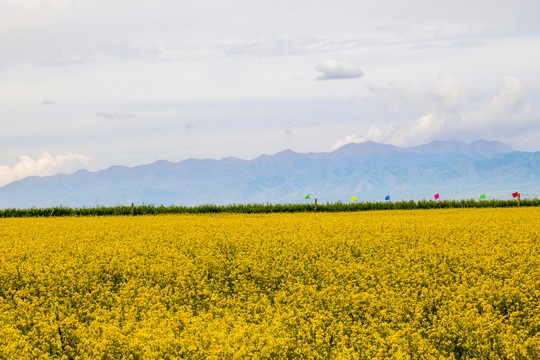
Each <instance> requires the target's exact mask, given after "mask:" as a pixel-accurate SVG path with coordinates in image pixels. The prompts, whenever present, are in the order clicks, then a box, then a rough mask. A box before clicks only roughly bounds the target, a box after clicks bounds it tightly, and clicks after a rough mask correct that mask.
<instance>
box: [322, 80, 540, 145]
mask: <svg viewBox="0 0 540 360" xmlns="http://www.w3.org/2000/svg"><path fill="white" fill-rule="evenodd" d="M501 83H502V88H501V89H500V90H499V92H497V93H495V94H489V95H483V96H479V95H476V94H469V92H468V91H467V90H466V89H464V88H463V87H462V86H461V85H460V84H459V82H458V81H457V80H456V79H455V78H452V77H450V76H448V75H441V76H440V77H439V79H438V81H435V82H432V83H431V84H428V85H426V86H425V87H424V88H423V89H421V90H418V89H415V88H413V87H412V86H410V85H407V84H402V83H390V84H388V85H387V86H374V85H368V88H369V90H371V91H372V93H373V94H375V95H376V96H377V97H378V98H379V100H380V101H381V102H382V104H383V107H382V108H384V109H390V111H392V112H393V114H394V116H393V117H390V116H389V117H388V118H391V119H392V120H382V121H379V122H378V123H377V124H371V126H370V127H369V128H368V129H367V130H366V131H364V133H363V134H360V135H358V132H357V133H352V134H349V135H346V136H345V137H344V138H343V139H340V140H338V141H337V142H336V143H334V145H333V146H332V149H335V148H338V147H340V146H343V145H345V144H347V143H350V142H364V141H376V142H383V143H391V144H394V145H399V146H413V145H418V144H423V143H427V142H430V141H433V140H451V139H462V140H465V141H467V140H471V141H472V140H476V139H479V138H486V139H492V140H500V141H503V142H509V140H510V143H512V144H513V145H514V144H516V143H517V144H522V142H520V139H524V138H523V135H524V131H523V129H530V130H532V132H531V133H530V134H529V136H528V137H526V141H527V142H529V143H532V142H535V141H538V142H540V123H539V122H538V118H539V117H540V115H539V113H538V110H537V109H535V106H534V104H535V102H534V98H533V97H532V96H531V95H532V91H531V89H529V88H528V87H527V86H526V85H524V84H523V83H522V82H521V80H520V79H518V78H517V77H514V76H506V77H503V78H502V79H501ZM386 111H388V110H386ZM396 114H397V115H396ZM535 134H536V135H535ZM538 142H537V143H538Z"/></svg>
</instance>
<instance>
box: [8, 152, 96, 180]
mask: <svg viewBox="0 0 540 360" xmlns="http://www.w3.org/2000/svg"><path fill="white" fill-rule="evenodd" d="M19 160H20V161H19V162H18V163H16V164H15V165H14V166H12V167H10V166H6V165H1V166H0V186H3V185H6V184H8V183H10V182H13V181H17V180H20V179H23V178H25V177H28V176H48V175H54V174H56V173H59V172H64V173H70V172H73V171H76V170H78V169H81V168H82V167H84V166H85V165H86V164H87V163H88V162H89V161H90V157H89V156H85V155H80V154H73V153H69V154H66V155H57V156H51V155H50V154H49V153H48V152H46V151H44V152H43V153H42V154H41V156H40V157H39V158H38V159H37V160H33V159H31V158H30V157H28V156H25V155H23V156H20V157H19Z"/></svg>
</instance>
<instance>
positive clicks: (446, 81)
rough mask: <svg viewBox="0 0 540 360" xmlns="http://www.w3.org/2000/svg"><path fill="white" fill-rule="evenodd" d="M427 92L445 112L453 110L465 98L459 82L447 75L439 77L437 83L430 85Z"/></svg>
mask: <svg viewBox="0 0 540 360" xmlns="http://www.w3.org/2000/svg"><path fill="white" fill-rule="evenodd" d="M429 91H430V93H431V95H432V96H434V97H435V99H436V101H437V102H438V104H439V105H440V106H441V107H442V108H443V109H445V110H450V111H451V110H455V109H456V107H458V106H459V105H460V103H461V102H462V101H463V100H464V98H465V95H466V93H465V90H464V89H463V88H462V87H461V86H460V85H459V82H458V81H457V80H456V79H455V78H453V77H451V76H448V75H440V76H439V81H435V82H433V83H431V85H430V86H429Z"/></svg>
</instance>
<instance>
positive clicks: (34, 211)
mask: <svg viewBox="0 0 540 360" xmlns="http://www.w3.org/2000/svg"><path fill="white" fill-rule="evenodd" d="M519 205H520V206H523V207H529V206H540V199H538V198H534V199H522V200H521V201H520V204H519ZM517 206H518V203H517V201H516V200H496V199H492V200H480V201H479V200H473V199H470V200H441V201H434V200H420V201H413V200H410V201H399V202H389V201H386V202H357V203H356V202H351V203H343V202H327V203H324V204H318V205H317V206H315V205H314V203H300V204H229V205H211V204H208V205H200V206H163V205H162V206H154V205H137V206H134V207H133V208H132V207H131V206H111V207H104V206H102V207H88V208H70V207H64V206H57V207H52V208H30V209H0V218H8V217H58V216H108V215H160V214H216V213H237V214H269V213H296V212H313V211H318V212H348V211H371V210H420V209H461V208H506V207H517Z"/></svg>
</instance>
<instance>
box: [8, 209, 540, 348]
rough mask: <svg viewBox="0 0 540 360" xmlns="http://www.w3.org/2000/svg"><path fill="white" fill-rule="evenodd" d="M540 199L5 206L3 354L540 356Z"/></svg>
mask: <svg viewBox="0 0 540 360" xmlns="http://www.w3.org/2000/svg"><path fill="white" fill-rule="evenodd" d="M539 255H540V208H507V209H448V210H445V209H442V210H411V211H402V210H400V211H372V212H356V213H295V214H267V215H266V214H265V215H253V214H251V215H241V214H217V215H161V216H133V217H128V216H116V217H64V218H9V219H0V359H158V358H163V359H176V358H200V359H203V358H207V359H222V358H226V359H235V358H238V359H240V358H267V359H270V358H272V359H273V358H277V359H279V358H284V359H286V358H311V359H318V358H321V359H323V358H324V359H387V358H393V359H474V358H475V359H538V358H540V257H539Z"/></svg>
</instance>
